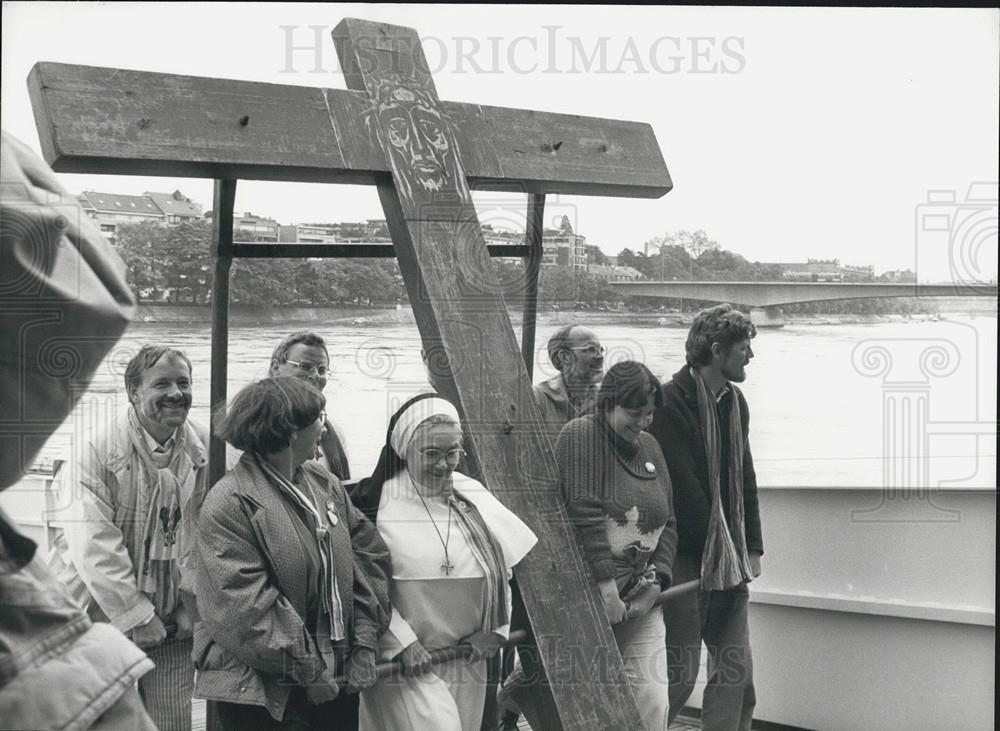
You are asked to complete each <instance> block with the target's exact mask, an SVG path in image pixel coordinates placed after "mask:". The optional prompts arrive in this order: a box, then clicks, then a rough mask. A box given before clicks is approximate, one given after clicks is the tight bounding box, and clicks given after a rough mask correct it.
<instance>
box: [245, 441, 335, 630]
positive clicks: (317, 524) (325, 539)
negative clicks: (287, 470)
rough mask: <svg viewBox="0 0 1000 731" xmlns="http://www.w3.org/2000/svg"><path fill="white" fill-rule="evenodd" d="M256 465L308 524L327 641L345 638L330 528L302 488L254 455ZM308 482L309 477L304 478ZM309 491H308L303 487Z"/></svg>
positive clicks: (264, 460)
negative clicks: (318, 561) (317, 567)
mask: <svg viewBox="0 0 1000 731" xmlns="http://www.w3.org/2000/svg"><path fill="white" fill-rule="evenodd" d="M255 457H256V460H257V466H258V467H260V470H261V472H263V473H264V475H265V476H266V477H267V478H268V479H269V480H270V481H271V484H272V485H274V486H275V488H277V489H278V490H279V491H281V492H282V493H283V494H284V495H286V496H287V497H288V498H289V499H290V500H291V501H292V502H293V503H294V504H295V505H297V506H298V507H299V508H300V509H301V510H302V511H303V512H304V513H305V515H306V516H308V518H307V520H309V522H310V523H311V525H310V526H309V527H310V528H311V529H312V530H313V533H314V535H315V537H316V545H317V547H318V548H319V555H320V558H321V560H322V563H323V566H322V572H321V575H320V600H321V602H322V604H323V611H324V612H326V613H327V615H329V617H330V638H331V639H333V640H342V639H344V638H345V637H347V630H346V629H345V626H344V608H343V603H342V601H341V599H340V590H339V589H338V588H337V576H336V569H335V568H334V558H333V546H332V541H331V539H330V529H329V528H328V527H327V524H326V520H324V518H323V516H322V514H321V513H320V511H319V510H318V509H317V508H316V504H315V503H314V502H313V500H312V499H310V498H309V497H307V496H306V494H305V493H304V492H303V491H302V489H301V488H300V487H299V486H298V485H296V484H295V483H294V482H292V481H291V480H288V479H287V478H286V477H285V476H284V475H282V474H281V473H280V472H278V470H276V469H275V468H274V467H272V466H271V464H270V463H269V462H268V461H267V460H266V459H264V458H263V457H261V456H260V455H255ZM303 478H304V479H305V480H306V481H307V483H308V478H306V477H305V476H303ZM306 489H308V490H309V491H310V492H312V490H311V488H308V487H307V488H306Z"/></svg>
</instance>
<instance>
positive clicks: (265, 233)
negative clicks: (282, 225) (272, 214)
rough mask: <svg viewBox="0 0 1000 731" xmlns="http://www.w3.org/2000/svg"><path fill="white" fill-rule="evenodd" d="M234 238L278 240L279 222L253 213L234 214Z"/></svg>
mask: <svg viewBox="0 0 1000 731" xmlns="http://www.w3.org/2000/svg"><path fill="white" fill-rule="evenodd" d="M233 239H234V240H236V241H248V240H249V241H274V242H276V241H277V240H278V222H277V221H275V220H274V219H273V218H263V217H261V216H255V215H254V214H252V213H249V212H248V213H243V214H241V215H234V216H233Z"/></svg>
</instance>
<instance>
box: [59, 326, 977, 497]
mask: <svg viewBox="0 0 1000 731" xmlns="http://www.w3.org/2000/svg"><path fill="white" fill-rule="evenodd" d="M564 316H565V315H564ZM607 322H608V321H607V320H605V321H604V322H603V323H602V324H596V323H595V324H592V325H591V327H593V328H594V329H595V330H596V331H597V332H598V334H599V336H600V337H601V340H602V341H603V343H604V344H605V345H606V346H607V347H608V349H609V355H608V362H609V363H611V362H615V361H617V360H621V359H624V358H635V359H638V360H642V361H644V362H645V363H646V364H647V365H648V366H649V367H650V368H651V369H652V370H653V372H654V373H656V374H658V375H663V376H666V377H667V378H669V376H670V375H671V374H673V373H674V372H675V371H676V370H677V369H678V368H679V367H680V366H681V365H682V364H683V361H684V340H685V337H686V334H687V333H686V330H685V329H678V328H667V327H659V326H650V325H636V324H633V323H630V322H629V321H628V316H627V315H622V319H621V320H620V321H614V322H613V323H612V324H607ZM515 325H516V327H515V331H516V332H518V337H520V332H519V330H520V327H519V322H516V323H515ZM559 326H560V323H559V322H557V321H554V320H553V321H548V322H547V321H546V320H544V319H543V320H542V321H541V322H540V323H539V325H538V332H537V337H536V342H537V344H538V349H537V357H536V363H535V380H536V381H537V380H541V379H542V378H544V377H547V376H549V375H552V374H553V370H552V367H551V365H550V364H549V363H548V361H547V357H546V355H545V349H544V344H545V342H546V341H547V339H548V337H549V336H550V335H551V334H552V333H553V332H554V331H555V330H556V329H557V328H558V327H559ZM300 327H311V328H313V329H315V330H317V331H318V332H320V333H321V334H323V335H324V337H326V338H327V341H328V344H329V346H330V351H331V353H330V355H331V365H332V370H333V375H332V377H331V378H330V380H329V383H328V385H327V388H326V396H327V400H328V403H327V412H328V413H329V414H330V416H331V418H332V419H333V420H334V421H335V423H337V424H338V425H339V428H340V429H341V431H342V432H343V433H344V434H345V436H346V443H347V449H348V453H349V455H350V460H351V467H352V472H353V474H354V475H355V476H363V475H365V474H367V473H368V472H369V471H370V470H371V468H372V467H373V466H374V464H375V462H376V460H377V457H378V453H379V449H380V447H381V443H382V439H383V437H384V433H385V426H386V422H387V421H388V418H389V415H390V414H391V413H392V411H393V410H394V408H395V406H396V405H397V404H399V403H400V401H401V400H402V399H405V398H407V397H409V396H410V395H412V394H415V393H419V392H421V391H423V390H426V389H427V382H426V378H425V375H424V370H423V366H422V364H421V360H420V339H419V335H418V333H417V329H416V327H415V326H414V325H412V324H384V325H378V324H370V323H354V324H340V323H338V324H336V325H332V326H329V327H327V326H324V324H323V323H321V322H315V323H308V324H303V323H295V324H288V325H287V326H284V327H278V326H273V325H269V326H253V327H236V326H233V327H231V329H230V353H229V394H230V396H232V395H233V394H234V393H235V392H236V391H237V390H238V389H239V388H240V387H241V386H242V385H244V384H245V383H247V382H248V381H250V380H252V379H256V378H261V377H263V376H265V375H266V372H267V365H268V359H269V356H270V353H271V350H272V349H273V347H274V345H275V344H276V343H277V341H278V340H279V339H280V338H281V337H282V336H283V335H285V334H286V333H287V332H289V331H290V330H292V329H298V328H300ZM996 333H997V320H996V317H989V316H986V317H983V316H949V319H945V320H938V321H896V322H887V323H878V324H839V325H795V324H792V325H787V326H785V327H784V328H781V329H769V330H761V331H759V334H758V336H757V338H756V340H755V341H754V344H753V349H754V353H755V355H756V357H755V358H754V360H753V362H752V363H751V364H750V365H749V366H748V368H747V374H748V376H747V380H746V382H745V383H744V384H743V385H742V386H741V387H742V389H743V391H744V393H745V394H746V396H747V399H748V401H749V404H750V409H751V422H750V443H751V447H752V450H753V454H754V460H755V464H756V467H757V474H758V482H759V484H761V485H766V486H772V487H782V486H784V487H830V486H852V487H878V486H883V485H890V484H895V485H896V486H903V485H908V486H912V487H916V486H917V485H916V484H914V482H913V481H914V480H920V481H924V482H926V485H924V486H935V485H938V484H947V485H950V486H955V487H977V488H983V487H988V486H993V485H995V470H996V437H995V434H996V373H997V362H996V346H997V334H996ZM210 340H211V338H210V329H209V326H208V325H207V324H196V325H178V324H167V323H144V322H137V323H134V324H133V325H132V326H131V328H130V329H129V330H128V332H127V333H126V335H125V337H124V338H123V339H122V340H121V341H120V343H119V344H118V345H117V346H116V348H115V349H114V350H113V351H112V353H111V354H109V356H108V358H107V359H106V360H105V363H104V364H103V365H102V366H101V368H100V369H99V371H98V373H97V375H96V377H95V379H94V381H93V383H92V384H91V386H90V388H89V389H88V391H87V393H86V394H85V396H84V397H83V399H82V400H81V403H80V404H79V405H78V407H77V409H76V410H75V411H74V413H73V414H72V416H71V417H70V418H69V419H68V420H67V422H66V423H65V424H64V425H63V427H62V428H61V429H60V430H59V432H57V434H56V435H55V436H54V437H53V439H52V440H51V441H50V443H49V445H48V446H47V447H46V449H45V450H44V451H43V455H42V461H45V460H48V459H52V458H64V459H65V458H72V454H73V452H75V450H76V449H77V448H78V445H80V444H81V443H83V441H84V440H85V439H86V438H87V436H88V435H89V434H90V433H91V431H92V430H93V429H94V428H95V426H96V425H97V424H99V423H101V422H102V420H103V419H104V418H106V415H107V414H110V413H112V412H113V411H114V410H115V409H117V408H121V407H124V405H125V404H126V400H125V397H124V389H123V386H122V373H123V372H124V367H125V364H126V363H127V361H128V358H129V357H131V355H132V354H133V353H134V352H135V351H136V349H138V347H140V346H141V344H143V343H145V342H161V343H169V344H172V345H174V346H176V347H179V348H181V349H182V350H184V351H185V352H186V353H187V354H188V356H189V357H190V359H191V361H192V364H193V370H194V403H195V405H194V408H193V410H192V417H193V418H196V419H199V420H201V421H203V423H206V424H207V421H208V396H209V369H210Z"/></svg>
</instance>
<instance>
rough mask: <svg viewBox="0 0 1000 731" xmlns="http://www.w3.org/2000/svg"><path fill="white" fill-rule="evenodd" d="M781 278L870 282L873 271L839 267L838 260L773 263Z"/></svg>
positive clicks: (805, 280) (863, 268)
mask: <svg viewBox="0 0 1000 731" xmlns="http://www.w3.org/2000/svg"><path fill="white" fill-rule="evenodd" d="M762 266H775V267H778V268H779V269H780V270H781V278H782V279H785V280H788V281H792V282H871V281H874V279H875V269H874V267H871V266H854V265H841V263H840V260H839V259H827V260H821V259H809V260H808V261H806V262H774V263H768V264H763V265H762Z"/></svg>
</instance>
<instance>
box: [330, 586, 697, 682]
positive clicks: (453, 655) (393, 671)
mask: <svg viewBox="0 0 1000 731" xmlns="http://www.w3.org/2000/svg"><path fill="white" fill-rule="evenodd" d="M700 584H701V579H692V580H691V581H685V582H684V583H682V584H678V585H677V586H671V587H670V588H669V589H665V590H664V591H662V592H660V595H659V596H658V597H656V601H655V602H653V606H654V607H658V606H660V605H661V604H663V602H666V601H670V600H671V599H675V598H676V597H678V596H681V595H682V594H689V593H691V592H693V591H697V590H698V587H699V585H700ZM527 639H528V632H527V630H523V629H522V630H515V631H514V632H511V633H510V636H509V637H508V638H507V640H506V642H504V644H503V647H513V646H515V645H517V644H519V643H522V642H524V641H525V640H527ZM471 653H472V646H471V645H465V644H458V645H452V646H451V647H442V648H441V649H439V650H432V651H430V652H429V653H428V654H429V655H430V656H431V664H432V665H438V664H440V663H443V662H448V661H450V660H457V659H463V658H466V657H468V656H469V655H470V654H471ZM375 671H376V674H377V675H378V677H379V678H394V677H398V676H399V675H400V674H401V673H402V671H403V665H402V663H401V662H400V661H399V660H398V659H394V660H389V661H387V662H381V663H379V664H378V665H376V666H375ZM336 682H337V684H338V685H340V686H341V687H343V686H345V685H346V684H347V679H346V678H345V677H344V676H343V675H338V676H337V678H336Z"/></svg>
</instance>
